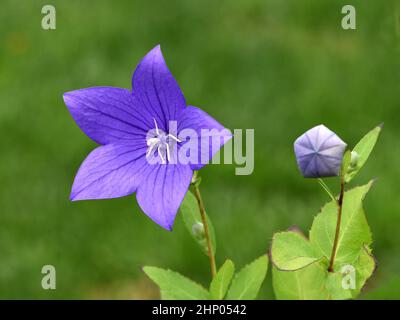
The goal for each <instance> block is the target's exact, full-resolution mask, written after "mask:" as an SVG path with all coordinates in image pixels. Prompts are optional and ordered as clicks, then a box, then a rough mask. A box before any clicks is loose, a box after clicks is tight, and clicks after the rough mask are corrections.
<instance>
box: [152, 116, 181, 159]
mask: <svg viewBox="0 0 400 320" xmlns="http://www.w3.org/2000/svg"><path fill="white" fill-rule="evenodd" d="M153 120H154V126H155V131H156V134H155V136H153V137H151V138H149V139H147V141H146V143H147V146H148V147H149V148H148V149H147V152H146V157H149V156H151V155H152V154H153V153H154V152H155V151H156V150H157V153H158V155H159V157H160V159H161V162H162V163H163V164H165V163H167V161H168V162H170V161H171V149H170V148H171V147H172V145H171V144H172V143H178V142H182V141H181V140H179V139H178V138H177V137H175V136H174V135H172V134H170V133H169V134H165V133H164V132H163V131H162V130H160V129H159V128H158V125H157V121H156V119H154V118H153Z"/></svg>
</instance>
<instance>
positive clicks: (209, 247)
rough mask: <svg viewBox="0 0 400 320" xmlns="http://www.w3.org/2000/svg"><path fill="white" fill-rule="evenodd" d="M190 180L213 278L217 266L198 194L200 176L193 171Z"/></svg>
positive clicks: (202, 204) (204, 210)
mask: <svg viewBox="0 0 400 320" xmlns="http://www.w3.org/2000/svg"><path fill="white" fill-rule="evenodd" d="M192 181H193V188H194V195H195V197H196V200H197V204H198V205H199V209H200V215H201V220H202V223H203V226H204V236H205V238H206V241H207V255H208V258H209V259H210V268H211V276H212V278H213V279H214V277H215V275H216V274H217V267H216V264H215V257H214V252H213V250H212V244H211V237H210V231H209V228H208V223H207V216H206V209H205V207H204V203H203V199H202V198H201V194H200V188H199V182H200V178H199V177H198V176H197V172H195V175H194V177H193V180H192Z"/></svg>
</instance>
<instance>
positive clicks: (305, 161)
mask: <svg viewBox="0 0 400 320" xmlns="http://www.w3.org/2000/svg"><path fill="white" fill-rule="evenodd" d="M346 146H347V145H346V143H344V142H343V140H342V139H340V138H339V137H338V136H337V135H336V134H335V133H334V132H333V131H331V130H329V129H328V128H327V127H325V126H324V125H322V124H321V125H319V126H316V127H314V128H312V129H310V130H308V131H307V132H306V133H304V134H303V135H301V136H300V137H299V138H297V140H296V141H295V142H294V152H295V154H296V160H297V165H298V166H299V169H300V171H301V173H302V175H303V176H304V177H305V178H322V177H332V176H337V175H339V173H340V166H341V163H342V160H343V153H344V151H345V150H346Z"/></svg>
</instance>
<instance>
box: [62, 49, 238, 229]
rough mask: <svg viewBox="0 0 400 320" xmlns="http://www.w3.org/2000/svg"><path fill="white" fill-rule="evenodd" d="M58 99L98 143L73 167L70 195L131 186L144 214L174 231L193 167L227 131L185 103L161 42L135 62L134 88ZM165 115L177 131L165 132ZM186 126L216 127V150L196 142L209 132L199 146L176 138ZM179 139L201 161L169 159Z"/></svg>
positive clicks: (101, 195) (116, 192) (107, 194)
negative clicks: (175, 221)
mask: <svg viewBox="0 0 400 320" xmlns="http://www.w3.org/2000/svg"><path fill="white" fill-rule="evenodd" d="M64 101H65V104H66V105H67V107H68V109H69V111H70V113H71V115H72V117H73V118H74V120H75V122H76V123H77V124H78V126H79V127H80V128H81V130H82V131H83V132H84V133H86V135H87V136H89V137H90V138H91V139H92V140H94V141H95V142H97V143H98V144H100V145H101V146H100V147H98V148H96V149H95V150H93V151H92V152H91V153H90V154H89V155H88V157H87V158H86V159H85V161H84V162H83V163H82V165H81V167H80V168H79V170H78V173H77V175H76V177H75V181H74V184H73V187H72V191H71V200H88V199H106V198H116V197H122V196H127V195H130V194H132V193H134V192H136V198H137V201H138V203H139V206H140V207H141V208H142V210H143V211H144V213H145V214H146V215H147V216H149V217H150V218H151V219H152V220H153V221H155V222H156V223H157V224H159V225H160V226H162V227H164V228H165V229H168V230H171V229H172V226H173V222H174V219H175V216H176V213H177V211H178V209H179V206H180V204H181V202H182V200H183V198H184V196H185V194H186V192H187V190H188V188H189V185H190V182H191V179H192V175H193V170H198V169H200V168H201V167H202V166H204V165H205V164H206V163H208V162H209V161H210V160H211V158H212V156H213V155H214V154H215V153H216V152H217V151H218V149H219V148H220V147H221V146H222V145H223V144H224V143H225V142H226V141H228V140H229V139H230V138H231V135H230V133H229V131H227V130H226V129H225V130H224V127H223V126H222V125H221V124H219V123H218V122H217V121H216V120H214V119H213V118H212V117H211V116H209V115H208V114H207V113H205V112H204V111H202V110H200V109H198V108H196V107H191V106H186V102H185V98H184V96H183V93H182V91H181V90H180V88H179V86H178V84H177V82H176V81H175V79H174V78H173V76H172V74H171V73H170V71H169V70H168V67H167V65H166V63H165V60H164V57H163V55H162V53H161V49H160V46H156V47H155V48H154V49H152V50H151V51H150V52H149V53H148V54H147V55H146V56H145V57H144V58H143V59H142V61H141V62H140V63H139V65H138V66H137V68H136V70H135V72H134V75H133V77H132V91H131V90H127V89H121V88H114V87H94V88H88V89H80V90H75V91H71V92H67V93H65V94H64ZM171 121H176V123H177V128H176V129H177V133H176V134H172V133H171V134H170V133H169V132H170V123H171ZM184 129H191V130H193V131H194V132H197V133H201V131H202V129H208V130H212V129H214V130H213V131H212V132H213V136H214V138H215V137H217V139H219V143H217V146H216V147H215V145H214V148H208V147H207V148H202V147H201V146H202V144H201V141H202V140H204V139H211V138H212V137H209V136H207V137H206V138H203V137H202V136H199V137H198V138H197V140H198V141H197V142H199V143H197V144H193V143H194V142H193V141H191V140H189V141H188V142H186V141H181V140H180V139H179V132H181V131H182V130H184ZM149 132H150V133H151V135H150V136H149ZM185 143H188V144H189V143H192V144H193V146H197V150H198V152H199V157H198V159H199V162H195V163H185V164H182V163H179V162H174V161H172V160H173V159H174V158H173V155H172V153H173V151H174V150H179V149H180V148H182V146H183V145H184V144H185ZM193 146H192V147H193ZM149 155H150V157H149ZM200 155H202V156H200ZM150 158H152V159H157V160H158V162H156V163H153V162H151V161H149V159H150Z"/></svg>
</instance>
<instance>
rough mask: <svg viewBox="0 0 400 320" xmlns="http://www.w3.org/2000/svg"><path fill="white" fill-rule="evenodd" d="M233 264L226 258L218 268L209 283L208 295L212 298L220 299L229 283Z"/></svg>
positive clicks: (233, 269) (233, 268)
mask: <svg viewBox="0 0 400 320" xmlns="http://www.w3.org/2000/svg"><path fill="white" fill-rule="evenodd" d="M234 272H235V266H234V264H233V262H232V261H231V260H226V261H225V263H224V264H223V265H222V267H221V268H220V269H219V270H218V272H217V275H216V276H215V278H214V279H213V280H212V282H211V285H210V297H211V299H213V300H222V299H223V298H224V297H225V294H226V291H227V290H228V287H229V285H230V283H231V280H232V277H233V274H234Z"/></svg>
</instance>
